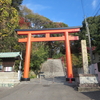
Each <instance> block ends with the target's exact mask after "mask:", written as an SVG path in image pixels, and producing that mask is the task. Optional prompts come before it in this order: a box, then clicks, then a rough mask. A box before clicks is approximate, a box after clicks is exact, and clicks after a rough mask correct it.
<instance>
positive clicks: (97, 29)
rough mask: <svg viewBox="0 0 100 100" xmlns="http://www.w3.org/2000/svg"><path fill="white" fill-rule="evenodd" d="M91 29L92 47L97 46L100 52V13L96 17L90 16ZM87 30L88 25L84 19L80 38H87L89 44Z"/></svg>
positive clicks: (88, 20)
mask: <svg viewBox="0 0 100 100" xmlns="http://www.w3.org/2000/svg"><path fill="white" fill-rule="evenodd" d="M87 22H88V26H89V30H90V37H91V43H92V47H93V46H95V47H96V50H97V52H100V42H99V41H100V40H99V39H100V15H99V16H95V17H88V18H87ZM86 34H87V31H86V25H85V21H83V27H82V29H81V32H80V35H79V36H80V38H81V39H86V40H87V45H88V37H87V36H86Z"/></svg>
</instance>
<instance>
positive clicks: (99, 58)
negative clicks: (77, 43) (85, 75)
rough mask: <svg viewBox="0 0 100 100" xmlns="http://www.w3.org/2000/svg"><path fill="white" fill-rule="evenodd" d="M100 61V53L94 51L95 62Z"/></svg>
mask: <svg viewBox="0 0 100 100" xmlns="http://www.w3.org/2000/svg"><path fill="white" fill-rule="evenodd" d="M98 62H100V54H98V53H93V63H98Z"/></svg>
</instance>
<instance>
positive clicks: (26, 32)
mask: <svg viewBox="0 0 100 100" xmlns="http://www.w3.org/2000/svg"><path fill="white" fill-rule="evenodd" d="M80 28H81V27H64V28H50V29H22V30H20V29H16V30H15V31H17V33H18V34H19V35H27V36H28V37H27V38H22V39H19V42H26V54H25V63H24V75H23V78H22V80H23V81H29V80H30V79H29V68H30V53H31V43H32V42H40V41H65V47H66V65H67V66H66V73H67V78H66V80H67V81H69V82H72V80H73V71H72V61H71V51H70V40H78V36H71V35H69V34H70V33H76V32H79V31H80ZM38 34H44V35H45V37H42V38H41V37H40V38H35V37H32V35H38ZM50 34H63V35H62V36H59V37H50Z"/></svg>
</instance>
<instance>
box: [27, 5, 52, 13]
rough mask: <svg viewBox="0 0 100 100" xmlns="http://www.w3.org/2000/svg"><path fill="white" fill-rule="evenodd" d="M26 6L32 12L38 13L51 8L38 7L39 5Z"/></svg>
mask: <svg viewBox="0 0 100 100" xmlns="http://www.w3.org/2000/svg"><path fill="white" fill-rule="evenodd" d="M26 6H27V7H28V8H29V9H31V10H33V11H34V12H38V11H42V10H45V9H50V8H51V7H49V6H44V5H40V4H31V3H29V4H26Z"/></svg>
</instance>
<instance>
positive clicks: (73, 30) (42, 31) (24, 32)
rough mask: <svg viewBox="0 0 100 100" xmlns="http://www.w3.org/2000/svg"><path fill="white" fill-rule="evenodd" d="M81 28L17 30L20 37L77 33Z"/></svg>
mask: <svg viewBox="0 0 100 100" xmlns="http://www.w3.org/2000/svg"><path fill="white" fill-rule="evenodd" d="M80 28H81V26H77V27H61V28H44V29H15V31H16V32H17V34H19V35H27V34H29V33H31V34H32V35H33V34H46V33H64V32H68V33H76V32H79V31H80Z"/></svg>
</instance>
